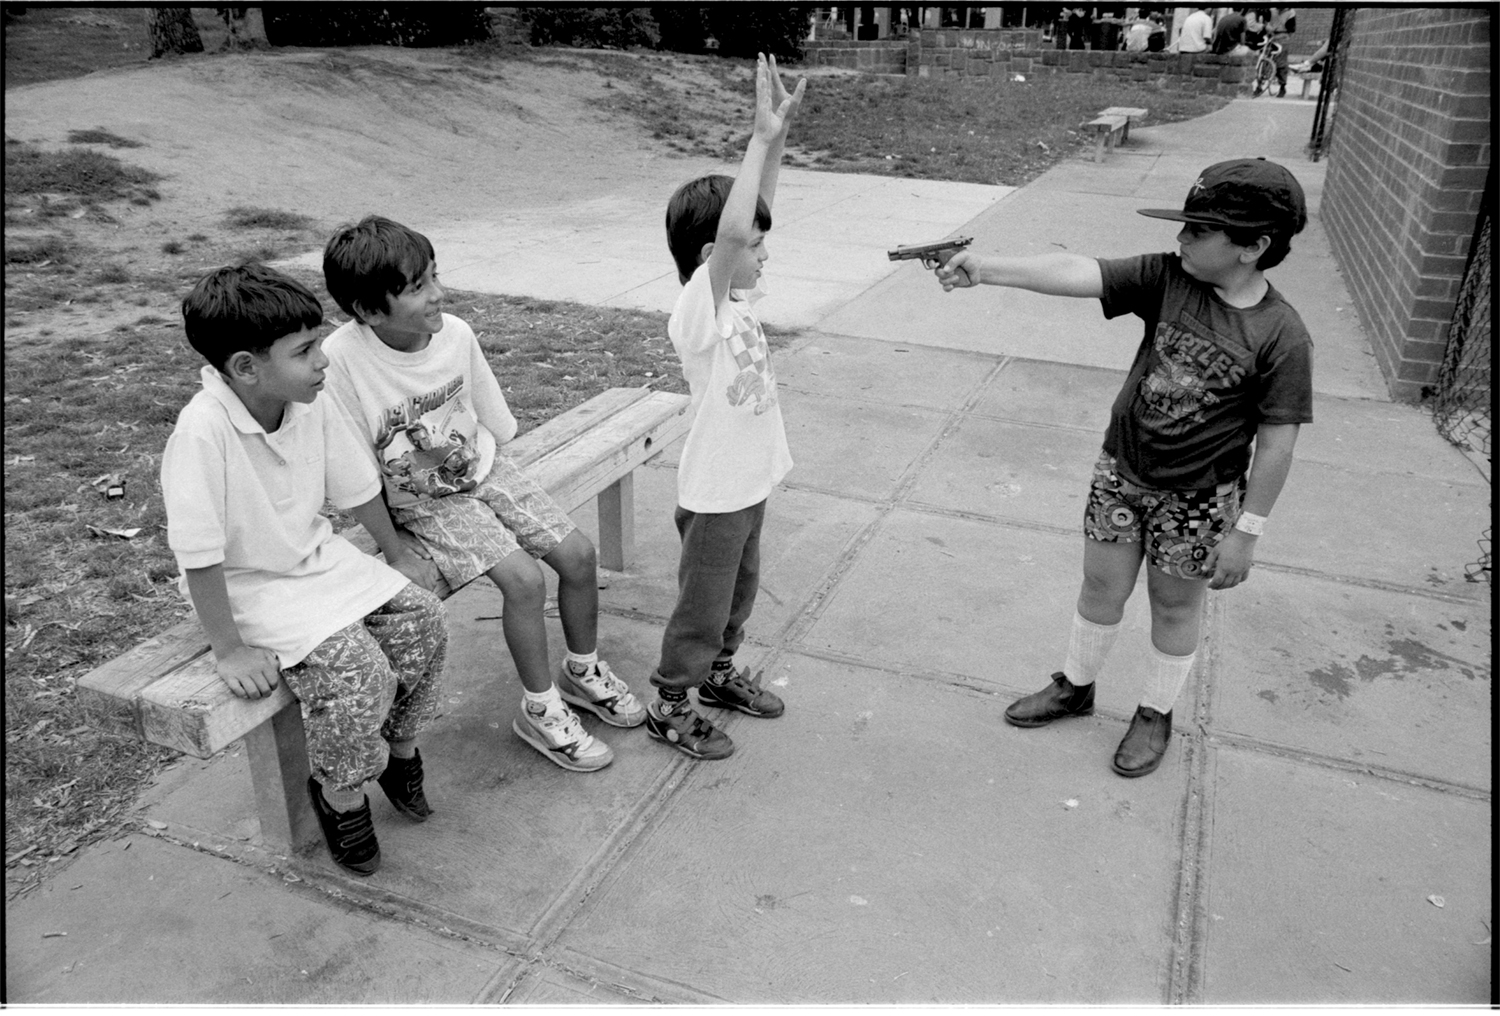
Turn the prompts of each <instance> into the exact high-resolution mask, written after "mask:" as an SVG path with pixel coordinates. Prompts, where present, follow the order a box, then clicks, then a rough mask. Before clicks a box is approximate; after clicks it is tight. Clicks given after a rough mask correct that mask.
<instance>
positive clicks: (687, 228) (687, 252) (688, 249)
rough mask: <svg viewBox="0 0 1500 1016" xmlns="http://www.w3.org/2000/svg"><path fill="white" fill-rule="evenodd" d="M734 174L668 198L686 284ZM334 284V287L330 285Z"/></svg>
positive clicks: (671, 239) (758, 223)
mask: <svg viewBox="0 0 1500 1016" xmlns="http://www.w3.org/2000/svg"><path fill="white" fill-rule="evenodd" d="M733 186H734V177H731V176H724V175H723V174H714V175H712V176H700V177H699V178H698V179H696V180H689V181H688V182H687V183H685V184H683V185H682V186H681V187H678V188H677V193H675V194H673V195H672V200H671V201H668V202H667V249H668V250H670V251H671V252H672V260H673V261H675V262H677V278H678V279H679V280H680V281H681V282H682V283H683V284H684V285H686V284H687V281H688V279H690V278H692V277H693V272H694V271H696V270H697V268H698V257H699V255H700V254H702V253H703V245H704V244H706V243H713V242H714V237H716V236H718V235H719V213H721V212H722V211H724V202H725V201H728V200H729V189H730V188H731V187H733ZM755 228H756V229H758V230H760V231H761V232H762V233H769V232H770V231H771V209H770V207H769V206H768V205H767V204H766V201H765V198H762V197H760V196H759V195H757V196H756V198H755ZM330 288H332V287H330Z"/></svg>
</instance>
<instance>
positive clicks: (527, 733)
mask: <svg viewBox="0 0 1500 1016" xmlns="http://www.w3.org/2000/svg"><path fill="white" fill-rule="evenodd" d="M511 729H512V730H514V731H515V732H516V736H517V737H519V738H520V739H521V740H523V741H525V742H526V743H527V744H529V745H531V746H532V747H533V748H535V749H536V750H537V751H539V752H541V753H542V754H543V755H545V756H546V757H547V758H549V759H551V760H552V761H553V762H555V763H557V764H558V765H560V766H562V767H563V768H564V769H571V770H573V771H574V772H575V773H591V772H594V771H595V770H598V769H603V768H604V767H605V766H607V765H609V764H610V763H611V762H613V761H614V760H615V753H614V752H613V751H612V750H610V747H609V745H607V744H605V743H604V742H603V741H601V740H599V739H598V738H596V737H594V736H593V735H592V734H590V733H589V732H588V731H587V730H584V729H583V721H582V720H580V719H579V718H578V714H577V713H575V712H573V710H571V709H569V708H568V707H567V706H563V707H562V708H560V709H555V708H554V709H548V708H547V707H546V706H543V705H539V704H537V703H535V702H526V703H524V704H523V706H522V708H521V715H520V716H518V717H516V719H515V722H513V723H512V724H511Z"/></svg>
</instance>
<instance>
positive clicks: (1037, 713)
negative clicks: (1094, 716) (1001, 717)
mask: <svg viewBox="0 0 1500 1016" xmlns="http://www.w3.org/2000/svg"><path fill="white" fill-rule="evenodd" d="M1093 711H1094V684H1093V682H1092V681H1091V682H1089V683H1088V684H1085V685H1077V684H1074V683H1073V682H1072V681H1069V680H1068V678H1067V676H1066V675H1065V674H1064V673H1063V672H1062V671H1060V670H1059V671H1058V672H1057V673H1055V674H1053V675H1052V684H1051V685H1049V686H1048V687H1046V688H1043V689H1042V690H1041V691H1039V692H1036V693H1034V694H1031V695H1027V696H1026V697H1025V698H1019V699H1016V700H1015V701H1014V702H1012V703H1011V704H1010V705H1009V706H1008V707H1007V708H1006V710H1005V721H1006V722H1007V723H1009V724H1011V725H1012V726H1015V727H1045V726H1046V725H1047V724H1049V723H1051V722H1052V721H1053V720H1060V719H1063V718H1064V717H1067V716H1087V715H1088V714H1089V713H1091V712H1093Z"/></svg>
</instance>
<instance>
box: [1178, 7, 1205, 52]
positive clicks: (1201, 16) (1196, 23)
mask: <svg viewBox="0 0 1500 1016" xmlns="http://www.w3.org/2000/svg"><path fill="white" fill-rule="evenodd" d="M1213 34H1214V19H1213V18H1211V17H1209V16H1208V11H1194V12H1193V13H1191V14H1189V15H1188V16H1187V20H1185V21H1183V23H1182V35H1181V36H1180V37H1179V38H1178V40H1177V52H1179V53H1202V52H1204V51H1205V50H1207V49H1208V44H1209V40H1210V39H1212V38H1213Z"/></svg>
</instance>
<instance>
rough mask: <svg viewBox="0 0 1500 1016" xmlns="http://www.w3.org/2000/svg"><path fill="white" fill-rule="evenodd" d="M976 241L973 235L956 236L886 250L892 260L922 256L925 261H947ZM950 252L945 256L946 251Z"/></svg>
mask: <svg viewBox="0 0 1500 1016" xmlns="http://www.w3.org/2000/svg"><path fill="white" fill-rule="evenodd" d="M973 242H974V238H973V237H972V236H955V237H953V238H951V239H948V240H938V241H937V242H935V243H915V244H911V245H910V246H906V247H897V248H896V249H895V250H892V251H886V257H888V258H889V259H890V260H892V261H911V260H914V259H916V258H920V259H921V260H922V261H923V263H926V262H928V261H938V262H946V261H947V260H948V258H949V257H952V256H953V253H956V252H957V251H961V250H963V249H964V248H965V247H967V246H969V244H971V243H973ZM945 251H946V252H948V254H947V256H946V257H945V256H944V252H945Z"/></svg>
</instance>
